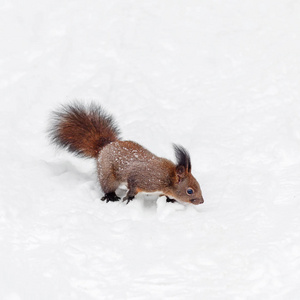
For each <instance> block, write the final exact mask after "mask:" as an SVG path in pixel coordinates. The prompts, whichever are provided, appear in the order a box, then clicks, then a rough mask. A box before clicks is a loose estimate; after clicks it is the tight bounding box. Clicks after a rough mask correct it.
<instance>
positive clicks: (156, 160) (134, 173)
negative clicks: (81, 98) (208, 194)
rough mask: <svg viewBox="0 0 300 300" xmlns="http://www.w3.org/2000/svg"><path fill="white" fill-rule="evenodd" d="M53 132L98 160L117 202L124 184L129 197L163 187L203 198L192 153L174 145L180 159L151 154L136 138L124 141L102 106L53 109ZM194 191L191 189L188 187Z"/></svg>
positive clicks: (193, 199) (108, 194)
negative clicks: (117, 191) (116, 193)
mask: <svg viewBox="0 0 300 300" xmlns="http://www.w3.org/2000/svg"><path fill="white" fill-rule="evenodd" d="M54 116H55V120H54V123H53V125H52V127H51V129H50V137H51V139H52V141H53V142H54V143H55V144H57V145H58V146H61V147H64V148H66V149H67V150H69V151H70V152H73V153H75V154H77V155H81V156H88V157H94V158H96V159H97V171H98V179H99V183H100V185H101V188H102V190H103V192H104V193H105V196H104V197H103V199H105V200H107V201H116V200H119V198H118V197H117V196H116V195H115V191H116V189H117V188H118V187H119V186H120V184H122V183H124V184H126V185H127V187H128V192H127V195H126V197H125V198H124V200H127V201H130V200H132V199H133V198H134V196H135V195H136V194H137V193H139V192H146V193H152V192H160V193H161V195H165V196H167V197H168V198H171V199H175V200H177V201H180V202H187V203H193V204H200V203H203V197H202V193H201V189H200V186H199V184H198V182H197V180H196V179H195V178H194V177H193V175H192V174H191V163H190V157H189V154H188V152H187V151H186V150H185V149H184V148H183V147H180V146H176V145H174V149H175V153H176V158H177V164H174V163H173V162H172V161H170V160H168V159H165V158H161V157H158V156H156V155H154V154H152V153H151V152H150V151H148V150H147V149H145V148H143V147H142V146H141V145H139V144H137V143H135V142H132V141H121V140H120V139H119V138H118V134H119V130H118V129H117V127H116V126H115V125H114V123H113V119H112V117H111V116H109V115H107V114H106V113H104V112H103V110H102V109H101V108H100V107H97V106H96V105H91V106H90V107H88V108H85V107H84V106H81V105H78V104H75V105H70V106H67V107H63V110H62V111H58V112H55V113H54ZM191 189H192V191H193V193H192V194H188V190H191Z"/></svg>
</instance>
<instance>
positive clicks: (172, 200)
mask: <svg viewBox="0 0 300 300" xmlns="http://www.w3.org/2000/svg"><path fill="white" fill-rule="evenodd" d="M166 197H167V196H166ZM166 202H171V203H175V202H176V200H175V199H171V198H169V197H167V199H166Z"/></svg>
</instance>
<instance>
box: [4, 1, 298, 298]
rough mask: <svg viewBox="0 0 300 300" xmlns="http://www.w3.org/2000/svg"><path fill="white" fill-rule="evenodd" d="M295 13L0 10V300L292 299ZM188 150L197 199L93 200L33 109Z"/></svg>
mask: <svg viewBox="0 0 300 300" xmlns="http://www.w3.org/2000/svg"><path fill="white" fill-rule="evenodd" d="M299 16H300V3H299V1H285V0H273V1H271V0H266V1H260V0H252V1H248V0H245V1H238V0H229V1H223V2H220V1H211V0H203V1H189V0H188V1H186V0H176V1H171V0H166V1H161V0H149V1H138V0H130V1H127V0H126V1H124V0H111V1H92V0H89V1H83V0H73V1H67V0H60V1H58V0H52V1H33V0H28V1H18V0H2V1H1V3H0V36H1V47H0V94H1V100H0V101H1V106H0V137H1V139H0V143H1V146H0V151H1V153H0V162H1V167H0V182H1V188H0V299H1V300H2V299H3V300H32V299H43V300H48V299H49V300H53V299H63V300H65V299H72V300H77V299H78V300H91V299H97V300H98V299H143V300H144V299H145V300H146V299H147V300H148V299H180V300H181V299H222V300H223V299H228V300H232V299H235V300H240V299H250V300H253V299H272V300H273V299H289V300H292V299H300V287H299V282H300V231H299V229H300V55H299V53H300V39H299V37H300V18H299ZM73 99H78V100H81V101H83V102H89V101H91V100H94V101H95V102H97V103H100V104H102V105H103V106H104V107H105V108H106V110H107V111H109V112H110V113H112V114H113V115H114V116H115V118H116V119H117V121H118V123H119V125H120V127H121V130H122V136H123V138H124V139H129V140H134V141H136V142H138V143H140V144H141V145H143V146H145V147H146V148H148V149H149V150H150V151H152V152H153V153H155V154H157V155H159V156H163V157H166V158H169V159H174V154H173V150H172V145H171V144H172V143H173V142H174V143H179V144H182V145H183V146H185V147H186V148H187V149H188V150H189V151H190V154H191V158H192V171H193V174H194V175H195V177H196V178H197V179H198V181H199V182H200V185H201V188H202V191H203V195H204V199H205V203H204V204H203V205H200V206H192V205H188V206H184V205H181V204H179V203H174V204H172V203H166V202H165V198H164V197H161V198H160V199H158V200H157V201H156V200H153V199H147V198H145V199H142V198H140V199H138V200H136V201H132V202H131V203H129V204H128V205H126V204H125V203H104V202H102V201H100V200H99V199H100V198H101V197H102V196H103V194H102V192H101V190H100V189H99V187H98V184H97V177H96V170H95V163H94V162H93V161H91V160H84V159H80V158H76V157H73V156H72V155H71V154H69V153H65V152H63V151H57V150H56V149H55V148H54V147H52V146H51V145H49V142H48V140H47V135H46V128H47V123H48V119H49V114H50V112H51V111H52V110H53V109H56V108H57V107H58V106H59V105H60V104H63V103H68V101H70V100H73Z"/></svg>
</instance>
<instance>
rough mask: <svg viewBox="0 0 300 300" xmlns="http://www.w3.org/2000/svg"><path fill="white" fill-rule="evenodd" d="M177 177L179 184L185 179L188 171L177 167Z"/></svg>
mask: <svg viewBox="0 0 300 300" xmlns="http://www.w3.org/2000/svg"><path fill="white" fill-rule="evenodd" d="M176 175H177V179H178V182H180V181H181V180H182V179H183V178H184V177H186V176H187V171H186V168H185V167H184V166H176Z"/></svg>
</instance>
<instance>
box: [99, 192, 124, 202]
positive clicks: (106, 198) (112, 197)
mask: <svg viewBox="0 0 300 300" xmlns="http://www.w3.org/2000/svg"><path fill="white" fill-rule="evenodd" d="M120 199H121V198H120V197H118V196H117V195H116V194H115V193H114V192H112V193H107V194H105V195H104V196H103V197H102V198H101V200H102V201H106V203H107V202H109V201H113V202H114V201H119V200H120Z"/></svg>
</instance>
